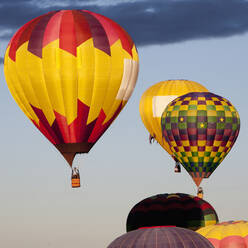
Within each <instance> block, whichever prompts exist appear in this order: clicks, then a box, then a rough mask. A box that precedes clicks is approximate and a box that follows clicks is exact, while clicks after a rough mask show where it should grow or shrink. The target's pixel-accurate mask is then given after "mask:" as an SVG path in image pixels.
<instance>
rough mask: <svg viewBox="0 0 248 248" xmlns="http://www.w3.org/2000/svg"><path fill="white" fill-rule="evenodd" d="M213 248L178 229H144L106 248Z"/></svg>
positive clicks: (199, 236) (204, 240) (125, 235)
mask: <svg viewBox="0 0 248 248" xmlns="http://www.w3.org/2000/svg"><path fill="white" fill-rule="evenodd" d="M143 247H149V248H182V247H183V248H213V246H212V244H211V243H210V242H209V241H208V240H207V239H206V238H204V237H203V236H201V235H200V234H198V233H196V232H194V231H191V230H189V229H184V228H180V227H156V228H144V229H138V230H135V231H131V232H128V233H126V234H124V235H122V236H120V237H119V238H117V239H115V240H114V241H113V242H112V243H111V244H110V245H109V246H108V248H143Z"/></svg>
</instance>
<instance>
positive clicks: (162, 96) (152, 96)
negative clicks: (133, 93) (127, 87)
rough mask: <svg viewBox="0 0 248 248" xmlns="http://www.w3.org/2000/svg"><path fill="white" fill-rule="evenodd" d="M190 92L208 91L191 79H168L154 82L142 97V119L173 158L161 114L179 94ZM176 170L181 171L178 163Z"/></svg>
mask: <svg viewBox="0 0 248 248" xmlns="http://www.w3.org/2000/svg"><path fill="white" fill-rule="evenodd" d="M189 92H208V90H207V89H206V88H205V87H204V86H202V85H201V84H199V83H197V82H194V81H189V80H168V81H162V82H159V83H157V84H154V85H153V86H151V87H150V88H148V89H147V90H146V91H145V92H144V94H143V95H142V97H141V100H140V105H139V111H140V116H141V119H142V121H143V123H144V125H145V127H146V129H147V130H148V132H149V133H150V141H151V139H152V138H154V139H156V140H157V142H158V143H159V144H160V145H161V146H162V147H163V148H164V150H165V151H167V152H168V153H169V154H170V155H171V156H172V157H173V159H174V160H175V161H176V162H178V161H177V160H176V158H175V157H174V155H173V153H172V151H171V149H170V146H169V144H168V143H167V142H166V141H165V139H164V138H163V137H162V131H161V116H162V113H163V111H164V109H165V108H166V106H167V105H168V104H169V103H170V102H171V101H173V100H174V99H176V98H177V97H178V96H181V95H184V94H187V93H189ZM175 171H176V172H179V171H180V167H179V165H178V164H177V165H176V167H175Z"/></svg>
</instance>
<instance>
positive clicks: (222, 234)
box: [196, 221, 248, 240]
mask: <svg viewBox="0 0 248 248" xmlns="http://www.w3.org/2000/svg"><path fill="white" fill-rule="evenodd" d="M196 232H198V233H200V234H201V235H202V236H204V237H206V238H214V239H218V240H222V239H224V238H226V237H228V236H240V237H246V236H247V235H248V223H247V222H245V221H241V222H240V223H233V224H225V225H224V224H217V225H210V226H206V227H202V228H200V229H198V230H197V231H196Z"/></svg>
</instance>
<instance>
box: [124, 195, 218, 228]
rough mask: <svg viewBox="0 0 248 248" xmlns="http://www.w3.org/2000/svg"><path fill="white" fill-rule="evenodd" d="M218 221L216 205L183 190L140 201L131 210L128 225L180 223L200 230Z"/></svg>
mask: <svg viewBox="0 0 248 248" xmlns="http://www.w3.org/2000/svg"><path fill="white" fill-rule="evenodd" d="M216 223H218V216H217V213H216V212H215V210H214V208H213V207H212V206H211V205H210V204H209V203H208V202H206V201H204V200H202V199H200V198H198V197H196V196H192V195H188V194H183V193H172V194H159V195H154V196H151V197H148V198H146V199H144V200H142V201H140V202H139V203H137V204H136V205H135V206H134V207H133V208H132V209H131V211H130V212H129V214H128V217H127V223H126V229H127V231H128V232H129V231H133V230H136V229H138V228H141V227H152V226H169V225H172V226H177V227H183V228H188V229H191V230H194V231H195V230H197V229H199V228H201V227H205V226H208V225H213V224H216Z"/></svg>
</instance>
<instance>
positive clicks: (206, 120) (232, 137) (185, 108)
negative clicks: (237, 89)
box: [161, 92, 240, 186]
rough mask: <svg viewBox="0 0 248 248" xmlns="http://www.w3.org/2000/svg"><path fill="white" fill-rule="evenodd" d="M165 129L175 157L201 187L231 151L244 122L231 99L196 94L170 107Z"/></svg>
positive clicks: (166, 110)
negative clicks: (241, 122) (204, 180)
mask: <svg viewBox="0 0 248 248" xmlns="http://www.w3.org/2000/svg"><path fill="white" fill-rule="evenodd" d="M161 127H162V133H163V136H164V138H165V139H166V141H167V142H168V144H169V146H170V148H171V150H172V152H173V154H174V156H175V157H176V158H177V159H178V160H179V161H180V163H181V164H182V165H183V167H184V168H185V169H186V171H187V172H188V173H189V174H190V176H191V177H192V178H193V180H194V182H195V184H196V185H197V186H199V185H200V183H201V181H202V179H203V178H208V177H209V176H210V175H211V174H212V173H213V172H214V170H215V169H216V168H217V167H218V166H219V164H220V163H221V162H222V161H223V159H224V158H225V157H226V155H227V154H228V152H229V151H230V150H231V148H232V146H233V145H234V143H235V141H236V139H237V137H238V134H239V129H240V119H239V114H238V112H237V110H236V109H235V107H234V106H233V105H232V104H231V102H230V101H228V100H227V99H225V98H223V97H221V96H218V95H215V94H213V93H210V92H195V93H188V94H186V95H183V96H180V97H178V98H176V99H175V100H174V101H172V102H171V103H170V104H169V105H168V106H167V107H166V109H165V111H164V112H163V114H162V118H161Z"/></svg>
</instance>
